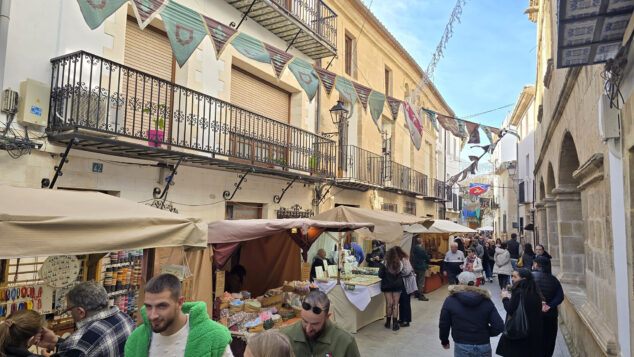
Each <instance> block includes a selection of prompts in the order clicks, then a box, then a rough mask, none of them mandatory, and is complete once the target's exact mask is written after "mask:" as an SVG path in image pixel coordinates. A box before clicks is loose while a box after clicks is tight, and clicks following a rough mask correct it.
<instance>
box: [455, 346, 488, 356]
mask: <svg viewBox="0 0 634 357" xmlns="http://www.w3.org/2000/svg"><path fill="white" fill-rule="evenodd" d="M454 345H455V346H454V349H453V355H454V357H491V356H492V351H491V344H490V343H487V344H486V345H467V344H463V343H455V344H454Z"/></svg>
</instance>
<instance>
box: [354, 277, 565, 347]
mask: <svg viewBox="0 0 634 357" xmlns="http://www.w3.org/2000/svg"><path fill="white" fill-rule="evenodd" d="M484 287H485V288H487V289H488V290H489V291H490V292H491V297H492V299H493V302H494V303H495V305H496V307H497V308H498V311H499V312H500V316H502V319H504V318H505V317H506V312H505V311H504V307H503V306H502V300H501V299H500V288H499V287H498V284H497V280H496V279H495V278H494V279H493V283H487V284H485V285H484ZM447 294H448V293H447V286H446V285H445V286H443V287H442V288H440V289H438V290H436V291H433V292H431V293H429V294H426V296H427V298H429V301H418V300H416V299H412V320H413V321H412V323H411V326H410V327H406V328H401V329H400V330H398V331H396V332H394V331H392V330H388V329H386V328H385V327H383V324H384V322H385V320H382V321H377V322H375V323H373V324H371V325H368V326H366V327H364V328H362V329H361V330H359V332H358V333H357V334H356V335H355V338H356V340H357V344H358V346H359V350H360V352H361V355H362V356H453V340H452V339H451V337H450V338H449V341H450V343H451V349H449V350H445V349H443V348H442V346H441V345H440V340H439V338H438V318H439V317H440V309H441V307H442V304H443V302H444V301H445V298H446V297H447ZM498 340H499V337H494V338H492V339H491V346H492V348H493V351H494V355H495V348H496V347H497V344H498ZM554 356H555V357H570V353H569V352H568V348H567V346H566V343H565V341H564V339H563V337H562V336H561V333H559V334H558V336H557V346H556V349H555V354H554Z"/></svg>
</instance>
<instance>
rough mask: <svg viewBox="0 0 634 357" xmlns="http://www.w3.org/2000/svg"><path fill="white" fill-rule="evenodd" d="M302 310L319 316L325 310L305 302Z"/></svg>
mask: <svg viewBox="0 0 634 357" xmlns="http://www.w3.org/2000/svg"><path fill="white" fill-rule="evenodd" d="M302 308H303V309H304V310H306V311H312V312H313V313H314V314H316V315H319V314H321V313H322V312H323V311H324V310H323V309H322V308H321V307H319V306H312V305H311V304H309V303H307V302H303V303H302Z"/></svg>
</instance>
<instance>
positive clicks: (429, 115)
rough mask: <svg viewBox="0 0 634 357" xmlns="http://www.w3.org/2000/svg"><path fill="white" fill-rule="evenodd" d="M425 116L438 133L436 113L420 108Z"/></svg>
mask: <svg viewBox="0 0 634 357" xmlns="http://www.w3.org/2000/svg"><path fill="white" fill-rule="evenodd" d="M421 109H422V110H423V111H424V112H425V114H426V115H427V119H429V121H430V122H431V125H432V126H433V127H434V129H436V131H438V120H437V119H436V113H435V112H433V111H431V110H429V109H425V108H421Z"/></svg>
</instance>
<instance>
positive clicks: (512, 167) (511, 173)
mask: <svg viewBox="0 0 634 357" xmlns="http://www.w3.org/2000/svg"><path fill="white" fill-rule="evenodd" d="M506 170H507V171H508V172H509V176H511V177H512V178H514V177H515V174H517V167H515V164H514V163H512V162H509V163H508V165H507V166H506Z"/></svg>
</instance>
